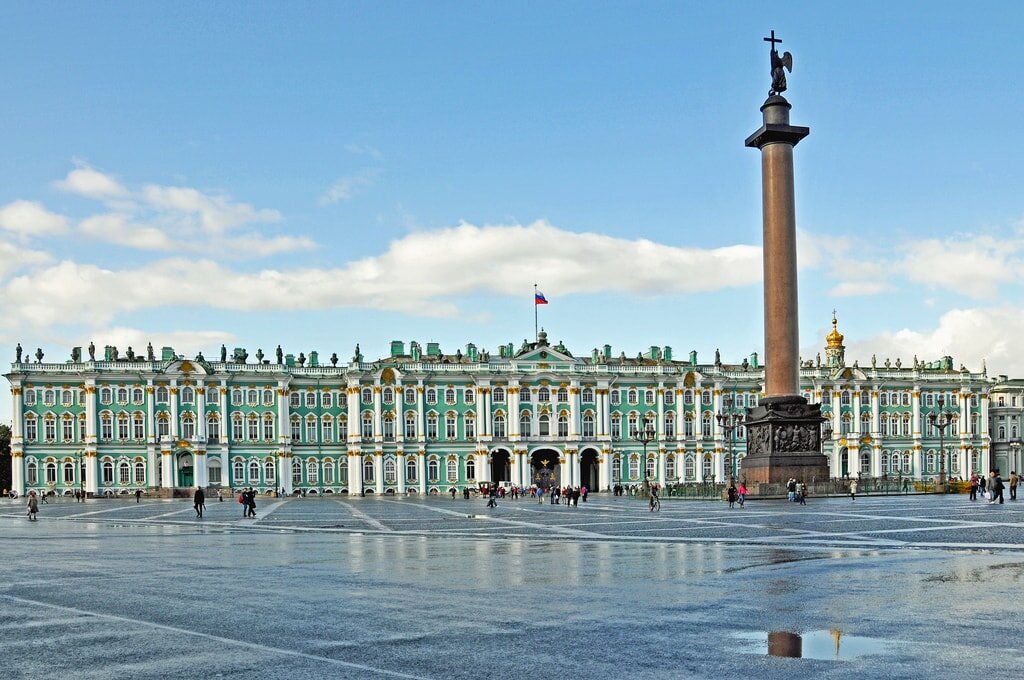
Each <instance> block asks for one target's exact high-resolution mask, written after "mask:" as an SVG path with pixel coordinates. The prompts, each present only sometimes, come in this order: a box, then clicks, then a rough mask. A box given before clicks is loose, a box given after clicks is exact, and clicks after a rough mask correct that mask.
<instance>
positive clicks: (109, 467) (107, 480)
mask: <svg viewBox="0 0 1024 680" xmlns="http://www.w3.org/2000/svg"><path fill="white" fill-rule="evenodd" d="M103 483H104V484H105V485H107V486H110V485H111V484H113V483H114V464H113V463H112V462H110V461H109V460H107V461H104V462H103Z"/></svg>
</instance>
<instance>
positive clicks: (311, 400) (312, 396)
mask: <svg viewBox="0 0 1024 680" xmlns="http://www.w3.org/2000/svg"><path fill="white" fill-rule="evenodd" d="M306 408H316V392H306Z"/></svg>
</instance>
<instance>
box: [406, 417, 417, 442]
mask: <svg viewBox="0 0 1024 680" xmlns="http://www.w3.org/2000/svg"><path fill="white" fill-rule="evenodd" d="M405 438H406V439H415V438H416V414H415V413H413V412H412V411H409V412H408V413H406V414H405Z"/></svg>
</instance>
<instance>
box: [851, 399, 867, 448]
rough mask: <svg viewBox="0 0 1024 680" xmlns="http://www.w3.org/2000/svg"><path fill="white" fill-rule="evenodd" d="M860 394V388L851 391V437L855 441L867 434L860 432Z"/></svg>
mask: <svg viewBox="0 0 1024 680" xmlns="http://www.w3.org/2000/svg"><path fill="white" fill-rule="evenodd" d="M860 394H861V388H860V387H857V388H856V389H854V390H853V428H852V429H853V435H854V437H856V438H857V439H860V437H861V436H862V435H865V434H867V432H861V431H860Z"/></svg>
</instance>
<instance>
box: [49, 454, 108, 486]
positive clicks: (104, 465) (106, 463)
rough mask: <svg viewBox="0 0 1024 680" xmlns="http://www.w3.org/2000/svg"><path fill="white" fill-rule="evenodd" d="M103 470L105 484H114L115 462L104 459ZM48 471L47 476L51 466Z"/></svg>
mask: <svg viewBox="0 0 1024 680" xmlns="http://www.w3.org/2000/svg"><path fill="white" fill-rule="evenodd" d="M102 472H103V483H104V484H105V485H107V486H110V485H111V484H113V483H114V464H113V463H112V462H111V461H109V460H107V461H104V462H103V468H102ZM46 473H47V476H49V473H50V470H49V466H47V470H46Z"/></svg>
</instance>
